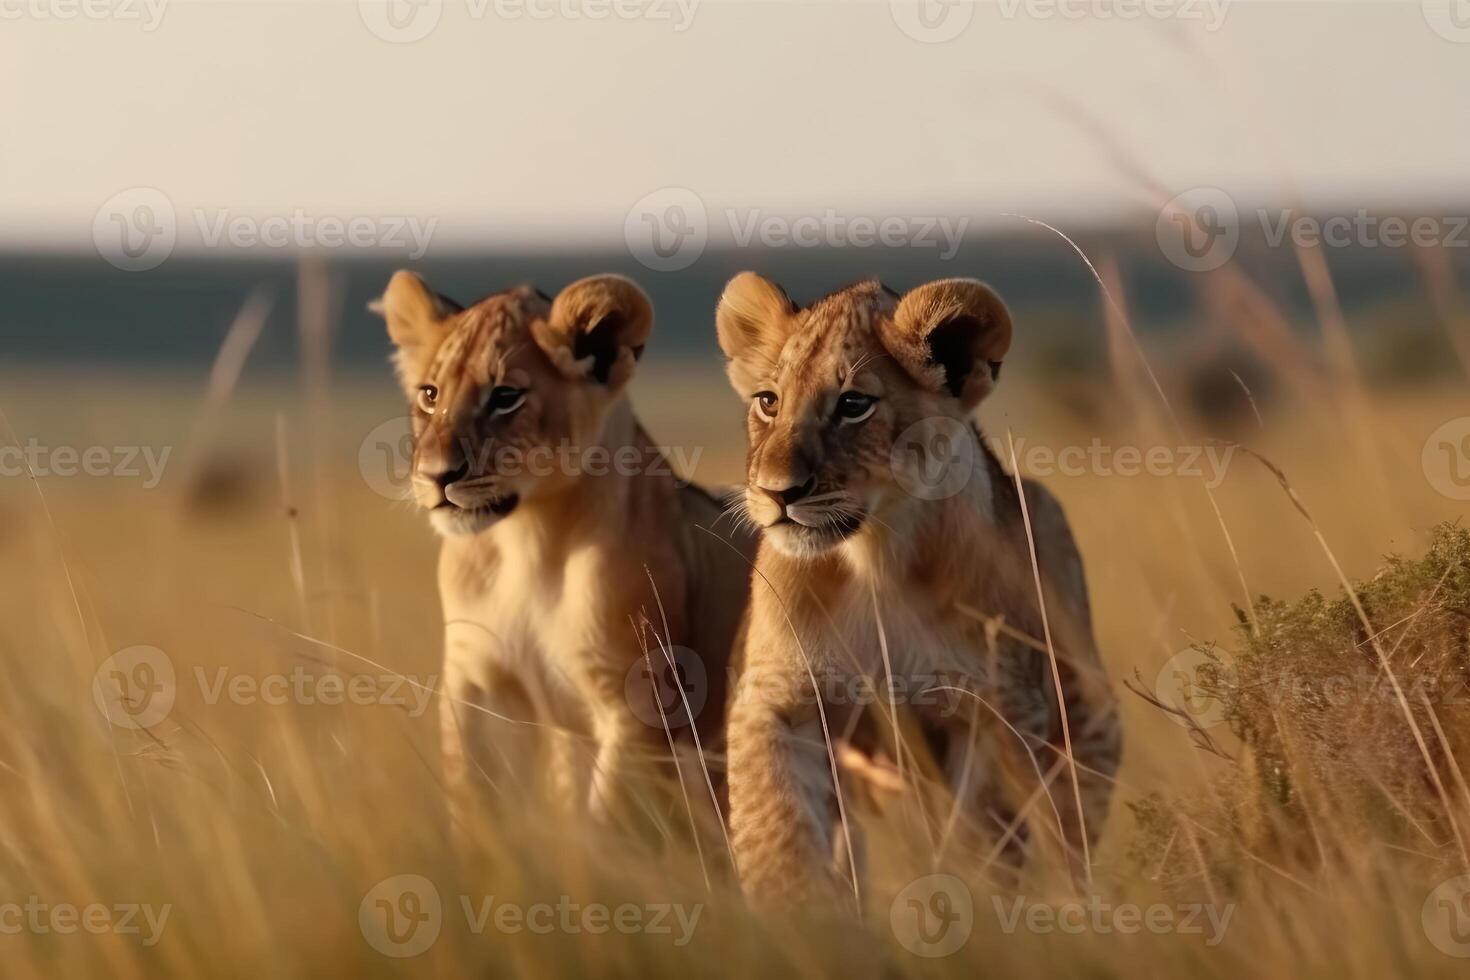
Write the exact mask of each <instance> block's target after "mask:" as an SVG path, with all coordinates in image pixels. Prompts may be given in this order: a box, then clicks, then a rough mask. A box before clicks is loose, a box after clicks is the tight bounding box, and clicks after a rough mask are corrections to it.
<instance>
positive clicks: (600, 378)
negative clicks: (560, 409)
mask: <svg viewBox="0 0 1470 980" xmlns="http://www.w3.org/2000/svg"><path fill="white" fill-rule="evenodd" d="M622 325H623V315H622V314H621V313H609V314H608V315H607V316H605V317H603V318H602V319H601V320H598V321H597V322H596V323H594V324H592V325H591V326H590V327H588V328H587V329H586V330H583V331H581V332H579V333H578V334H577V336H576V338H575V339H574V340H573V341H572V359H573V360H575V361H581V360H583V359H585V358H588V357H590V358H592V377H594V378H596V379H597V383H598V384H604V385H605V384H607V379H608V377H609V375H611V373H612V367H613V362H614V361H616V360H617V358H618V336H619V334H620V333H621V330H622ZM639 350H640V351H641V350H642V348H641V347H640V348H639ZM634 356H635V357H636V356H637V355H636V354H635V355H634Z"/></svg>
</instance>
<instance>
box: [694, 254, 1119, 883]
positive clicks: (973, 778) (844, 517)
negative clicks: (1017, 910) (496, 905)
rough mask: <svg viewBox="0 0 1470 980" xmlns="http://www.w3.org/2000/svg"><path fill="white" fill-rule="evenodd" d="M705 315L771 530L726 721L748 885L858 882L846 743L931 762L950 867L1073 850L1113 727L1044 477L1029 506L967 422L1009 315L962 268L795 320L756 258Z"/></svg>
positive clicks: (1096, 801)
mask: <svg viewBox="0 0 1470 980" xmlns="http://www.w3.org/2000/svg"><path fill="white" fill-rule="evenodd" d="M716 326H717V329H718V332H719V341H720V346H721V347H722V348H723V350H724V352H725V355H726V357H727V358H728V365H727V367H728V373H729V376H730V380H731V382H732V384H733V385H734V387H735V389H736V391H738V392H739V393H740V395H741V396H743V397H744V398H745V399H746V400H747V401H748V402H749V406H750V407H749V415H748V419H747V428H748V432H749V439H750V451H749V455H748V474H747V477H748V479H747V485H746V487H745V500H744V502H745V510H746V513H747V514H748V516H749V517H750V518H751V519H752V520H753V521H754V522H755V523H756V524H758V525H759V526H760V527H761V528H762V529H763V530H764V536H763V539H762V541H761V545H760V551H759V556H758V558H757V575H756V578H755V580H754V585H753V592H752V595H751V608H750V614H749V616H750V622H749V627H748V634H747V638H746V641H745V644H744V672H743V674H742V675H741V678H740V681H739V683H738V687H737V691H736V694H735V697H734V699H733V701H732V704H731V708H730V722H729V731H728V736H727V741H728V752H729V788H730V823H731V836H732V845H733V849H734V853H735V859H736V864H737V868H738V871H739V874H740V877H741V881H742V885H743V887H744V889H745V890H746V892H747V894H748V895H750V896H751V897H752V898H753V899H756V900H759V901H762V902H771V901H774V902H785V901H791V900H795V899H799V898H802V897H806V896H811V895H820V894H827V895H830V894H832V892H833V890H834V889H839V888H842V887H843V881H844V880H845V879H846V878H847V876H848V875H853V876H856V874H857V872H856V871H855V870H854V868H853V867H852V866H851V865H849V864H847V859H848V858H849V857H851V855H852V854H853V852H854V848H853V846H852V845H853V842H852V841H850V840H848V839H846V838H845V837H844V836H843V834H842V832H841V829H840V824H843V823H846V824H850V823H851V821H849V820H846V819H845V817H846V815H847V814H846V810H845V809H844V808H843V807H842V803H843V800H841V799H839V798H838V796H837V792H838V787H837V786H835V785H834V773H836V772H838V771H839V766H838V764H837V760H836V758H835V757H834V756H835V753H832V750H831V744H832V740H834V739H839V738H842V737H844V736H846V735H848V734H849V733H855V734H853V735H852V736H851V737H852V738H853V740H854V742H857V743H859V744H861V743H862V742H863V740H864V739H866V748H867V749H868V750H870V751H884V752H887V753H888V754H889V756H890V758H895V757H896V760H897V761H898V762H900V763H902V764H903V766H904V767H906V768H907V772H908V775H909V776H910V777H913V776H914V775H915V773H916V771H923V770H924V766H925V764H926V763H927V765H928V770H927V771H928V772H929V773H930V774H931V779H930V782H931V783H933V782H937V783H938V784H939V785H940V786H941V788H942V789H943V791H944V793H945V795H946V799H947V801H948V802H949V804H950V805H949V806H948V807H947V808H944V809H938V814H937V816H938V819H937V820H936V821H935V822H936V823H937V824H938V826H936V827H935V828H934V829H935V833H934V835H933V837H934V839H936V840H937V841H938V842H939V843H938V848H939V850H940V851H941V855H940V856H939V857H938V858H937V859H939V860H942V861H943V862H944V863H945V864H946V865H949V866H952V867H954V868H955V869H956V870H961V871H962V873H963V869H969V870H975V871H979V870H980V869H981V868H982V867H983V866H984V865H985V864H986V862H987V861H988V860H990V857H989V856H990V855H1000V854H1003V853H1005V852H1006V850H1007V848H1008V847H1009V848H1010V849H1011V850H1016V849H1018V848H1019V847H1021V842H1023V841H1026V840H1028V839H1029V840H1030V841H1032V842H1036V841H1037V839H1038V838H1043V837H1045V838H1049V839H1050V843H1052V844H1054V845H1061V846H1060V847H1059V848H1058V849H1059V850H1061V851H1063V852H1065V853H1066V854H1068V855H1069V860H1073V861H1075V860H1076V859H1078V858H1080V856H1081V854H1083V853H1085V850H1086V848H1087V847H1088V846H1089V844H1090V843H1091V842H1092V841H1094V840H1095V839H1096V837H1097V834H1098V832H1099V830H1100V829H1101V826H1102V823H1103V820H1104V817H1105V815H1106V813H1107V809H1108V799H1109V795H1110V790H1111V776H1112V774H1113V772H1114V771H1115V770H1116V769H1117V766H1118V760H1119V754H1120V747H1121V736H1120V729H1119V725H1118V717H1117V712H1116V705H1115V700H1114V697H1113V695H1112V694H1111V692H1110V690H1109V687H1108V684H1107V681H1106V678H1105V677H1104V676H1103V673H1102V670H1101V667H1100V664H1099V658H1098V654H1097V651H1096V649H1095V647H1094V643H1093V638H1092V627H1091V618H1090V611H1089V608H1088V599H1087V590H1086V584H1085V580H1084V578H1083V572H1082V563H1081V559H1080V556H1079V555H1078V552H1077V548H1076V545H1075V543H1074V542H1073V539H1072V535H1071V531H1070V530H1069V528H1068V525H1067V521H1066V518H1065V517H1064V516H1063V514H1062V511H1061V508H1060V507H1059V506H1058V504H1057V502H1056V501H1055V499H1054V498H1053V497H1052V496H1051V495H1050V494H1048V493H1047V492H1046V491H1045V490H1043V489H1042V488H1041V487H1040V486H1038V485H1036V484H1033V483H1031V482H1030V481H1026V482H1025V500H1024V503H1023V501H1022V499H1021V497H1020V494H1019V493H1018V492H1017V487H1016V483H1015V479H1014V477H1013V476H1012V475H1011V474H1010V473H1008V472H1006V470H1005V469H1004V468H1003V467H1002V466H1001V464H1000V462H999V460H997V459H996V457H995V456H994V455H993V454H992V453H991V451H990V450H989V449H988V448H987V446H986V443H985V441H984V440H983V439H982V438H981V437H980V434H979V432H978V431H977V430H976V429H975V428H974V427H973V425H972V424H971V422H970V414H971V412H972V411H973V410H974V409H975V407H976V406H977V405H978V404H979V403H980V401H981V399H983V398H984V397H985V396H986V395H988V394H989V393H990V391H991V390H992V388H993V387H994V385H995V381H996V377H997V375H998V373H999V369H1000V362H1001V359H1002V358H1003V357H1004V355H1005V353H1006V350H1007V348H1008V347H1009V345H1010V340H1011V319H1010V315H1009V313H1008V312H1007V310H1006V308H1005V305H1004V304H1003V303H1002V302H1001V300H1000V299H999V297H997V296H996V294H995V293H993V292H992V291H991V290H990V289H989V288H988V287H986V286H984V285H983V284H981V283H979V282H976V281H974V280H968V279H948V280H943V281H939V282H933V283H929V284H928V285H925V286H920V287H918V288H917V289H914V290H913V291H911V292H909V293H908V294H906V295H904V296H901V297H900V296H898V295H897V294H895V293H892V292H890V291H889V290H887V289H886V288H885V287H883V286H881V285H880V284H879V283H877V282H871V281H870V282H862V283H858V284H857V285H855V286H852V287H850V288H847V289H844V290H842V291H840V292H838V293H835V294H833V295H831V296H828V297H826V298H825V299H822V300H820V301H819V302H817V303H815V304H813V305H812V306H810V307H807V308H805V309H802V308H799V307H798V306H796V304H794V303H792V302H791V300H790V299H788V298H787V295H786V293H785V292H783V291H782V290H781V288H780V287H778V286H776V285H774V284H773V283H771V282H768V281H766V280H765V279H762V278H761V277H759V276H757V275H755V274H753V273H743V274H741V275H739V276H737V277H736V278H735V279H733V280H732V281H731V282H730V283H729V285H728V286H727V287H726V289H725V292H724V295H723V296H722V298H721V299H720V303H719V308H718V311H717V314H716ZM1028 528H1029V532H1030V533H1029V535H1028ZM1033 539H1034V541H1035V546H1034V550H1035V554H1036V558H1037V565H1039V568H1040V573H1039V577H1040V578H1041V580H1042V582H1043V587H1044V592H1043V594H1044V596H1045V601H1044V604H1043V603H1039V602H1038V583H1037V577H1036V576H1034V574H1033V562H1032V557H1031V555H1032V547H1031V544H1030V542H1031V540H1033ZM1043 613H1044V615H1045V620H1043ZM1048 649H1052V650H1055V653H1056V661H1057V665H1058V666H1057V669H1056V670H1055V672H1054V670H1053V667H1052V661H1051V658H1050V656H1049V655H1048V652H1047V651H1048ZM855 678H858V679H866V680H867V681H869V682H871V683H870V686H867V687H863V686H860V685H856V684H854V683H853V680H854V679H855ZM1058 688H1060V689H1061V690H1062V691H1063V692H1064V693H1063V696H1062V698H1061V699H1060V700H1061V703H1062V705H1063V706H1064V709H1065V710H1064V711H1059V710H1058V697H1057V690H1058ZM861 690H869V691H876V692H879V693H878V694H877V696H876V697H871V698H859V697H855V696H854V692H855V691H861ZM890 706H896V707H897V709H898V715H899V719H898V721H899V722H900V724H896V723H895V718H894V716H893V711H892V710H891V709H890ZM914 729H917V730H918V732H919V733H921V735H922V737H919V738H912V739H910V738H908V737H907V736H898V735H897V734H896V733H897V732H899V731H912V730H914ZM900 737H902V738H903V741H902V742H901V743H900V742H899V741H898V739H899V738H900ZM1069 738H1070V742H1071V756H1072V758H1074V759H1075V769H1074V768H1073V766H1072V764H1071V763H1070V762H1069V758H1068V753H1067V750H1066V744H1065V743H1066V742H1067V741H1068V740H1069ZM900 744H901V746H902V747H901V748H900V747H899V745H900ZM900 771H903V769H902V768H901V770H900ZM1074 778H1075V780H1076V782H1075V784H1074V782H1073V780H1074ZM842 784H845V786H844V787H843V788H845V789H846V790H847V791H848V792H849V794H850V793H852V791H853V790H854V789H856V788H857V787H854V786H853V785H852V784H851V780H846V779H844V780H842ZM914 792H916V793H917V792H919V790H918V787H917V783H915V784H914ZM936 809H937V808H936ZM1079 812H1080V814H1081V815H1082V817H1083V818H1084V820H1082V821H1079V819H1078V817H1079ZM935 816H936V814H935V813H934V812H932V811H931V813H930V817H931V818H934V817H935ZM1084 823H1085V827H1086V833H1085V835H1084V834H1083V833H1082V830H1081V827H1082V825H1083V824H1084ZM946 848H947V849H946ZM966 862H969V863H966ZM844 865H847V866H846V867H844ZM1077 867H1078V866H1077V865H1076V864H1074V865H1073V867H1072V868H1071V869H1070V870H1072V871H1073V872H1075V871H1076V870H1077Z"/></svg>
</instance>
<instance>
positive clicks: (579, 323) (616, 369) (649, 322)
mask: <svg viewBox="0 0 1470 980" xmlns="http://www.w3.org/2000/svg"><path fill="white" fill-rule="evenodd" d="M652 332H653V304H652V303H651V302H649V299H648V296H647V294H645V293H644V292H643V290H642V289H639V288H638V285H637V284H636V283H635V282H633V280H631V279H625V278H624V277H622V276H612V275H608V276H589V277H587V278H586V279H579V280H578V281H576V282H574V283H572V284H571V285H570V286H568V287H567V288H566V289H563V290H562V291H561V293H560V294H559V295H558V296H557V297H556V299H555V300H553V301H552V304H551V313H550V314H549V315H548V316H547V318H546V319H544V320H535V321H533V322H532V324H531V335H532V336H533V337H534V338H535V339H536V343H537V345H538V346H540V348H541V349H542V350H543V351H545V352H546V356H547V357H549V358H551V363H552V364H554V365H556V368H557V370H559V371H561V373H562V374H564V375H566V376H567V377H568V378H572V379H574V380H578V381H581V380H590V381H594V382H596V383H598V384H601V385H605V386H606V387H607V388H608V389H609V390H617V389H619V388H621V387H622V386H623V385H625V384H627V383H628V380H629V379H630V378H632V377H633V368H634V366H635V365H636V364H637V362H638V358H639V357H641V356H642V355H643V345H644V344H646V343H648V335H649V334H650V333H652Z"/></svg>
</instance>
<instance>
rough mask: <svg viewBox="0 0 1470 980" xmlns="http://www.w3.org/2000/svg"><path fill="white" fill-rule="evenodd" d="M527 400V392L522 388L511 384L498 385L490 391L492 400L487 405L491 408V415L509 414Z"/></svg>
mask: <svg viewBox="0 0 1470 980" xmlns="http://www.w3.org/2000/svg"><path fill="white" fill-rule="evenodd" d="M525 400H526V392H525V390H524V389H521V388H512V387H510V386H509V385H496V386H495V387H494V388H493V389H491V391H490V400H489V401H488V402H486V403H485V404H486V407H488V408H489V409H490V414H491V415H509V414H510V413H511V412H514V411H515V410H516V409H518V408H520V407H521V405H522V404H523V403H524V402H525Z"/></svg>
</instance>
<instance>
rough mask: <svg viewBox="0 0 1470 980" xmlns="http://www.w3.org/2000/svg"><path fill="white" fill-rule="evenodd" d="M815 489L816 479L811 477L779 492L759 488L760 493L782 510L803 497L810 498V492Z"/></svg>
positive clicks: (767, 488) (769, 488) (768, 488)
mask: <svg viewBox="0 0 1470 980" xmlns="http://www.w3.org/2000/svg"><path fill="white" fill-rule="evenodd" d="M815 489H817V478H816V477H812V478H811V479H809V480H807V481H806V482H805V483H802V484H797V485H793V486H788V487H782V488H781V489H779V490H777V489H773V488H771V487H761V491H762V492H763V493H764V494H765V495H766V496H768V497H770V498H771V499H772V500H774V501H775V502H776V503H777V504H778V505H779V506H780V507H781V509H782V510H785V509H786V508H787V507H790V506H791V505H792V504H794V503H796V502H797V501H798V500H801V499H802V498H803V497H809V496H811V493H812V491H813V490H815Z"/></svg>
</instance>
